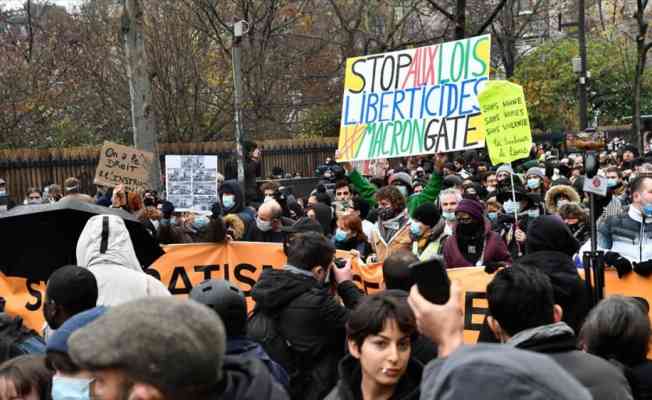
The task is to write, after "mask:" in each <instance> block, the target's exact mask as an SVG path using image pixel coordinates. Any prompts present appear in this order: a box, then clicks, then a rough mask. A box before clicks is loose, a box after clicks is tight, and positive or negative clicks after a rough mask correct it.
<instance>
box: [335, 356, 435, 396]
mask: <svg viewBox="0 0 652 400" xmlns="http://www.w3.org/2000/svg"><path fill="white" fill-rule="evenodd" d="M339 371H340V380H339V381H338V382H337V386H336V387H335V388H334V389H333V390H332V391H331V393H330V394H329V395H328V397H326V398H325V399H324V400H362V391H361V383H362V370H361V368H360V361H359V360H357V359H356V358H354V357H353V356H351V355H348V356H346V357H344V358H343V359H342V361H341V362H340V365H339ZM422 373H423V365H421V363H420V362H418V361H416V360H414V359H410V361H409V363H408V367H407V370H406V371H405V374H404V375H403V376H402V377H401V379H400V380H399V381H398V384H397V385H396V388H395V389H394V394H393V395H392V397H391V398H390V400H418V399H419V393H420V390H419V385H420V384H421V374H422Z"/></svg>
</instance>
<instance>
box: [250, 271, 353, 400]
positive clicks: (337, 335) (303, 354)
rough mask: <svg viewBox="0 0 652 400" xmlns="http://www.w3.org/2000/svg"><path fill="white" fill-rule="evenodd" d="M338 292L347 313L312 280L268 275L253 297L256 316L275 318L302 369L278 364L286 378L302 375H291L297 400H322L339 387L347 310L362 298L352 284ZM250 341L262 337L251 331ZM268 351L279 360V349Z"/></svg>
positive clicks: (263, 276)
mask: <svg viewBox="0 0 652 400" xmlns="http://www.w3.org/2000/svg"><path fill="white" fill-rule="evenodd" d="M337 289H338V293H339V295H340V296H341V297H342V300H343V301H344V304H345V305H346V307H344V306H342V305H341V304H339V303H338V302H337V301H336V300H335V298H334V297H333V296H332V295H331V294H330V293H329V291H328V289H327V288H326V287H324V286H323V285H322V284H320V283H319V282H318V281H317V280H316V279H315V278H313V277H312V276H307V275H303V274H299V273H295V272H290V271H287V270H274V269H268V270H265V271H263V273H262V274H261V276H260V279H259V280H258V283H256V285H255V286H254V288H253V290H252V292H251V295H252V297H253V299H254V300H255V301H256V307H255V309H254V315H256V313H261V314H263V315H265V316H267V317H271V318H277V321H278V323H277V326H278V328H279V329H280V330H281V332H280V333H281V335H282V336H283V338H284V339H285V341H286V342H287V343H289V344H290V347H291V349H292V353H293V355H294V360H295V362H294V364H300V365H285V364H284V360H275V361H277V362H279V363H280V364H281V365H282V366H283V367H284V368H285V369H286V370H287V371H288V372H290V371H296V370H299V372H298V374H292V373H291V374H290V375H291V376H290V392H291V393H292V394H293V396H292V398H294V399H302V400H311V399H316V400H322V399H323V398H324V396H326V394H328V392H329V391H330V390H331V389H332V388H333V386H334V385H335V383H336V382H337V363H338V361H339V360H340V359H341V358H342V357H343V356H344V349H345V330H344V328H345V324H346V322H347V320H348V318H349V309H352V308H354V307H355V305H356V304H357V302H358V301H359V300H360V298H361V297H362V293H361V292H360V291H359V290H358V288H357V287H356V286H355V284H354V283H353V282H351V281H348V282H343V283H341V284H340V285H339V286H338V288H337ZM254 318H255V316H254ZM252 326H256V325H255V324H252V325H250V328H251V327H252ZM248 336H249V337H252V338H254V339H257V338H259V337H261V336H264V333H261V332H255V331H252V330H251V329H250V330H249V332H248ZM263 346H264V344H263ZM265 350H266V351H267V352H268V353H269V354H270V355H272V356H273V354H277V353H276V352H275V349H267V348H265ZM286 364H289V363H286ZM308 388H309V389H308Z"/></svg>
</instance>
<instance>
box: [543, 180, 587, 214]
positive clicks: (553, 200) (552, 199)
mask: <svg viewBox="0 0 652 400" xmlns="http://www.w3.org/2000/svg"><path fill="white" fill-rule="evenodd" d="M559 196H564V197H566V198H567V199H568V200H569V201H570V202H571V203H578V204H579V202H580V195H579V194H577V192H576V191H575V189H573V187H572V186H569V185H556V186H553V187H551V188H550V189H549V190H548V192H547V193H546V196H545V206H546V211H548V213H550V214H557V213H559V208H557V198H558V197H559Z"/></svg>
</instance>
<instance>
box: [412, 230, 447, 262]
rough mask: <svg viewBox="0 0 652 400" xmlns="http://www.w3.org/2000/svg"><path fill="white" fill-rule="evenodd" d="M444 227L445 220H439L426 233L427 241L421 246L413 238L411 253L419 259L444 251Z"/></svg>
mask: <svg viewBox="0 0 652 400" xmlns="http://www.w3.org/2000/svg"><path fill="white" fill-rule="evenodd" d="M445 227H446V222H445V221H443V220H441V221H439V222H438V223H437V225H435V226H434V227H433V228H432V230H431V232H430V234H429V235H428V238H427V242H426V244H425V245H424V246H423V247H420V246H419V241H418V240H415V241H414V242H413V243H412V253H414V255H415V256H417V257H419V260H420V261H426V260H430V259H431V258H433V257H435V256H436V255H440V254H442V253H443V252H444V246H443V242H445V241H446V236H445V234H444V228H445Z"/></svg>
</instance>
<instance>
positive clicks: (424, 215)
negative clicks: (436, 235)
mask: <svg viewBox="0 0 652 400" xmlns="http://www.w3.org/2000/svg"><path fill="white" fill-rule="evenodd" d="M412 219H414V220H416V221H419V222H421V223H422V224H424V225H428V226H429V227H431V228H432V227H433V226H435V225H437V222H439V210H437V206H435V205H434V204H433V203H424V204H422V205H420V206H419V207H417V208H416V210H414V213H412Z"/></svg>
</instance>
